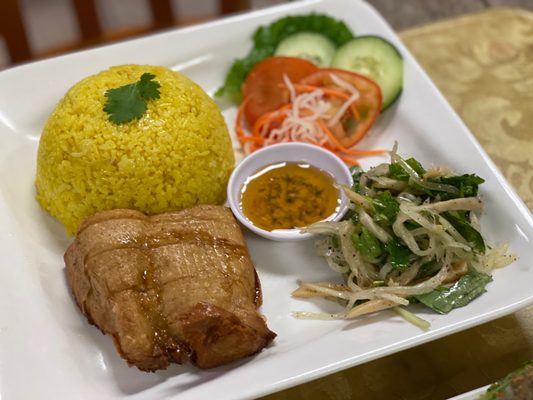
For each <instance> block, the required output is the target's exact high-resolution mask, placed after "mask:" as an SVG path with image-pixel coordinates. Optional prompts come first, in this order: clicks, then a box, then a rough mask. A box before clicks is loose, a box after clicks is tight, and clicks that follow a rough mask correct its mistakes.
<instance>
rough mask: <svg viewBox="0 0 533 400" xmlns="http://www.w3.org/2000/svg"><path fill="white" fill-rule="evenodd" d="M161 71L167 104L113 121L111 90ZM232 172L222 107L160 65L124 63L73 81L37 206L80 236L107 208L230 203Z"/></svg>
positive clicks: (44, 156)
mask: <svg viewBox="0 0 533 400" xmlns="http://www.w3.org/2000/svg"><path fill="white" fill-rule="evenodd" d="M145 72H148V73H151V74H154V75H155V78H154V80H155V81H157V82H158V83H159V84H160V88H159V90H160V98H159V99H151V100H149V101H147V103H146V105H147V110H146V112H145V113H144V114H143V115H142V116H141V117H140V118H139V119H135V120H133V121H130V122H127V123H123V124H116V123H114V122H111V121H110V120H109V114H108V113H106V112H105V111H103V108H104V105H105V104H106V101H107V98H106V96H105V93H106V91H107V90H108V89H114V88H118V87H121V86H124V85H128V84H132V83H135V82H138V81H139V79H140V77H141V75H142V74H143V73H145ZM233 166H234V156H233V151H232V146H231V139H230V136H229V133H228V130H227V127H226V124H225V122H224V120H223V117H222V115H221V113H220V110H219V109H218V107H217V105H216V104H215V102H214V101H213V100H212V99H211V98H210V97H209V96H208V95H207V94H206V93H205V92H204V91H203V90H202V89H201V88H200V87H199V86H198V85H196V84H195V83H194V82H192V81H191V80H189V79H188V78H187V77H185V76H183V75H181V74H179V73H177V72H174V71H171V70H169V69H167V68H163V67H154V66H141V65H125V66H117V67H113V68H110V69H109V70H106V71H103V72H100V73H98V74H97V75H93V76H90V77H88V78H86V79H84V80H82V81H81V82H79V83H77V84H76V85H74V86H73V87H72V88H71V89H70V90H69V91H68V92H67V94H66V95H65V96H64V98H63V99H62V100H61V101H60V102H59V103H58V105H57V106H56V108H55V110H54V111H53V113H52V114H51V115H50V117H49V119H48V121H47V122H46V125H45V127H44V130H43V132H42V136H41V140H40V143H39V150H38V155H37V177H36V181H35V185H36V189H37V200H38V201H39V203H40V204H41V205H42V207H43V208H44V209H46V210H47V211H48V212H49V213H50V214H51V215H52V216H54V217H56V218H57V219H58V220H59V221H60V222H61V223H63V225H64V226H65V228H66V230H67V232H68V233H69V234H73V233H75V231H76V228H77V227H78V225H79V223H80V222H81V221H82V220H83V219H84V218H85V217H87V216H89V215H91V214H93V213H95V212H97V211H101V210H108V209H114V208H131V209H136V210H139V211H142V212H144V213H147V214H156V213H160V212H165V211H171V210H180V209H183V208H187V207H190V206H193V205H195V204H216V203H222V202H223V201H224V200H225V195H226V185H227V181H228V178H229V175H230V173H231V170H232V168H233Z"/></svg>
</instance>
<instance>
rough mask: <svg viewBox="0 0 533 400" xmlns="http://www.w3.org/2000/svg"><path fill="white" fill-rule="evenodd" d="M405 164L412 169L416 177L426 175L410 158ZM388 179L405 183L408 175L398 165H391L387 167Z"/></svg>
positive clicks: (414, 160)
mask: <svg viewBox="0 0 533 400" xmlns="http://www.w3.org/2000/svg"><path fill="white" fill-rule="evenodd" d="M405 162H406V163H407V164H408V165H409V166H410V167H411V168H413V170H414V171H415V172H416V173H417V174H418V175H420V176H422V175H424V174H425V173H426V170H425V169H424V167H422V164H420V162H419V161H418V160H416V159H414V158H412V157H411V158H409V159H407V160H405ZM389 178H391V179H396V180H399V181H405V182H407V181H408V180H409V174H408V173H407V171H406V170H405V169H403V167H402V166H401V165H400V164H396V163H393V164H390V165H389Z"/></svg>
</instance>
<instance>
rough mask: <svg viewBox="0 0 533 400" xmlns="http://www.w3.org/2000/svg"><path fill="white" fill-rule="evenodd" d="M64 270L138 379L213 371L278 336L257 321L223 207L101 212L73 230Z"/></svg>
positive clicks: (250, 281)
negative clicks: (193, 369)
mask: <svg viewBox="0 0 533 400" xmlns="http://www.w3.org/2000/svg"><path fill="white" fill-rule="evenodd" d="M65 264H66V273H67V279H68V283H69V285H70V287H71V289H72V292H73V294H74V297H75V299H76V302H77V303H78V305H79V307H80V309H81V311H82V312H83V314H85V315H86V316H87V318H88V320H89V322H91V323H93V324H94V325H96V326H97V327H98V328H99V329H100V330H101V331H102V332H104V333H106V334H109V335H111V336H112V337H113V340H114V343H115V346H116V348H117V350H118V352H119V353H120V355H121V356H122V357H123V358H124V359H125V360H126V361H128V363H129V364H130V365H135V366H136V367H138V368H139V369H141V370H144V371H155V370H157V369H164V368H166V367H167V366H168V365H169V363H171V362H174V363H180V364H181V363H185V362H187V361H191V362H192V363H193V364H195V365H196V366H198V367H200V368H211V367H216V366H218V365H222V364H225V363H229V362H232V361H234V360H237V359H240V358H242V357H246V356H248V355H251V354H254V353H257V352H259V351H260V350H261V349H262V348H263V347H265V346H267V345H268V344H269V343H270V342H271V341H272V340H273V339H274V337H275V336H276V335H275V333H273V332H272V331H270V330H269V329H268V327H267V326H266V324H265V321H264V320H263V318H262V317H261V315H260V314H259V313H258V312H257V308H258V307H259V306H260V305H261V301H262V297H261V288H260V284H259V279H258V277H257V274H256V272H255V268H254V266H253V264H252V262H251V259H250V256H249V254H248V250H247V247H246V243H245V241H244V238H243V236H242V233H241V231H240V228H239V226H238V224H237V222H236V221H235V219H234V218H233V215H232V214H231V211H230V210H229V209H227V208H225V207H222V206H210V205H202V206H196V207H193V208H190V209H187V210H183V211H180V212H171V213H164V214H159V215H155V216H146V215H144V214H143V213H140V212H137V211H134V210H125V209H118V210H111V211H103V212H99V213H97V214H95V215H93V216H91V217H89V218H87V219H86V220H85V221H84V222H83V223H82V224H81V225H80V227H79V228H78V233H77V235H76V238H75V240H74V242H73V243H72V244H71V245H70V247H69V248H68V249H67V251H66V253H65Z"/></svg>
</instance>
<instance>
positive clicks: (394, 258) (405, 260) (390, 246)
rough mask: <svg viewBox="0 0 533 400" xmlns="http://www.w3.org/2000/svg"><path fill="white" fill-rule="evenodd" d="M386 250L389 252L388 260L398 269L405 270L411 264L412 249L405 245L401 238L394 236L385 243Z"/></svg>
mask: <svg viewBox="0 0 533 400" xmlns="http://www.w3.org/2000/svg"><path fill="white" fill-rule="evenodd" d="M385 251H386V252H387V253H389V258H388V261H389V262H390V263H391V265H392V268H393V269H395V270H398V271H404V270H405V269H407V267H408V265H409V257H410V256H411V254H413V253H411V250H409V247H407V246H405V245H404V244H403V243H402V242H401V241H400V239H398V238H394V239H391V240H389V241H388V242H387V243H385Z"/></svg>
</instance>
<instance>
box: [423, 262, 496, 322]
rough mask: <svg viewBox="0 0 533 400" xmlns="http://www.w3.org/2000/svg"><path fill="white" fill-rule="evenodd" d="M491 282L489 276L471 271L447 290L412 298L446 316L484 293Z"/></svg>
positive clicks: (441, 289) (437, 290) (443, 289)
mask: <svg viewBox="0 0 533 400" xmlns="http://www.w3.org/2000/svg"><path fill="white" fill-rule="evenodd" d="M491 281H492V278H491V276H490V275H487V274H484V273H482V272H477V271H475V270H473V271H469V272H467V273H466V274H465V275H463V276H462V277H461V278H460V279H459V280H458V281H457V282H455V283H454V284H453V285H452V286H450V287H448V288H444V287H443V288H438V289H435V290H433V291H432V292H429V293H426V294H421V295H416V296H414V297H415V299H416V300H418V301H419V302H421V303H422V304H424V305H426V306H427V307H429V308H431V309H432V310H434V311H436V312H438V313H440V314H446V313H449V312H450V311H451V310H452V309H454V308H457V307H463V306H465V305H467V304H468V303H470V302H471V301H472V300H473V299H475V298H476V297H477V296H479V295H481V294H483V293H484V292H486V289H485V287H486V286H487V285H488V284H489V282H491Z"/></svg>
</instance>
